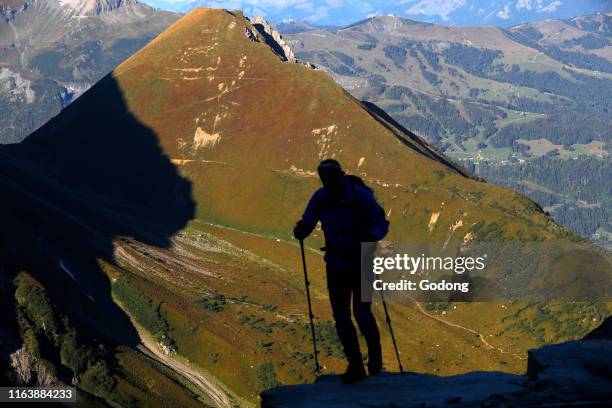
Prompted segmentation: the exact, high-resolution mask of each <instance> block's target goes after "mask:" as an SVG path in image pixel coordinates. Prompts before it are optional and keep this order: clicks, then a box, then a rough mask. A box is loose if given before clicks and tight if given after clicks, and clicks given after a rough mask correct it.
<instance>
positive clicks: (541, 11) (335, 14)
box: [146, 0, 612, 26]
mask: <svg viewBox="0 0 612 408" xmlns="http://www.w3.org/2000/svg"><path fill="white" fill-rule="evenodd" d="M146 2H147V3H148V4H150V5H152V6H154V7H159V8H163V9H167V10H174V11H183V12H184V11H189V10H192V9H193V8H195V7H222V8H225V9H228V10H233V9H240V10H243V11H244V12H245V13H246V15H248V16H256V15H261V16H264V17H266V18H267V19H268V20H272V21H276V22H281V21H288V20H305V21H308V22H309V23H315V24H318V25H329V26H344V25H347V24H350V23H352V22H354V21H358V20H361V19H365V18H368V17H372V16H382V15H388V14H393V15H397V16H399V17H404V18H414V19H416V20H419V21H427V22H433V23H443V24H452V25H469V26H475V25H499V26H509V25H513V24H518V23H523V22H528V21H533V20H544V19H549V18H552V19H565V18H571V17H575V16H578V15H585V14H593V13H597V12H609V11H612V4H611V3H610V1H608V0H586V1H571V0H492V1H490V0H388V1H381V0H362V1H358V2H357V1H353V0H337V1H333V2H332V1H325V0H305V1H304V0H299V1H298V0H290V1H281V0H258V1H255V0H229V1H219V0H146Z"/></svg>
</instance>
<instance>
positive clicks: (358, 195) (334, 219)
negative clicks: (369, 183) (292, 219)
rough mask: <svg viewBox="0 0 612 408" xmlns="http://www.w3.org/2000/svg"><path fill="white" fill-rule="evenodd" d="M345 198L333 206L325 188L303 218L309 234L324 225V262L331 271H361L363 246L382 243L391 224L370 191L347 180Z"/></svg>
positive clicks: (317, 195) (307, 208) (320, 191)
mask: <svg viewBox="0 0 612 408" xmlns="http://www.w3.org/2000/svg"><path fill="white" fill-rule="evenodd" d="M344 191H345V194H344V198H343V199H342V200H341V201H340V202H339V203H338V204H335V205H334V204H333V203H332V202H330V200H329V198H328V196H327V193H326V192H325V189H324V188H320V189H318V190H317V191H316V192H315V193H314V194H313V196H312V198H311V199H310V201H309V202H308V206H307V207H306V211H304V215H302V221H301V222H302V223H303V225H304V228H305V229H306V230H307V231H308V232H309V233H310V232H312V230H313V229H314V228H315V226H316V225H317V222H318V221H321V227H322V229H323V234H324V235H325V247H326V253H325V262H326V263H327V266H328V268H332V269H336V270H347V269H355V268H357V269H358V268H360V265H361V264H360V259H361V257H360V253H361V242H374V241H380V240H381V239H383V238H384V237H385V235H387V232H388V230H389V222H388V221H387V220H386V219H385V211H384V210H383V209H382V207H381V206H380V205H379V204H378V203H377V202H376V199H375V198H374V196H373V195H372V193H371V192H370V191H368V190H367V189H366V188H363V187H362V186H360V185H358V184H356V183H354V182H352V181H350V180H349V179H348V178H347V177H345V178H344Z"/></svg>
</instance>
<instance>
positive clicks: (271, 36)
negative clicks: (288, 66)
mask: <svg viewBox="0 0 612 408" xmlns="http://www.w3.org/2000/svg"><path fill="white" fill-rule="evenodd" d="M251 23H252V24H253V26H254V27H255V28H256V29H257V31H259V33H260V34H261V35H262V36H263V37H264V39H265V42H266V43H267V44H268V45H269V46H270V47H272V49H273V50H274V52H276V53H277V54H278V55H279V56H280V57H281V58H282V59H283V60H284V61H289V62H295V55H293V50H292V49H291V48H290V47H289V45H287V43H286V42H285V40H284V39H283V36H282V35H280V33H279V32H278V31H276V30H275V29H273V28H272V26H271V25H270V24H269V23H268V22H267V21H266V20H265V19H264V18H263V17H259V16H257V17H255V18H253V20H252V21H251Z"/></svg>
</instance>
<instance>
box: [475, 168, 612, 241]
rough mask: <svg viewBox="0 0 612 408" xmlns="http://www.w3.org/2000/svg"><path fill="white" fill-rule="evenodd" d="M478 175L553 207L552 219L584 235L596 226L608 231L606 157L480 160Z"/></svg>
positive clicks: (611, 194) (611, 211)
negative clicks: (515, 161)
mask: <svg viewBox="0 0 612 408" xmlns="http://www.w3.org/2000/svg"><path fill="white" fill-rule="evenodd" d="M479 174H480V175H481V176H483V177H484V178H485V179H487V180H489V181H492V182H496V183H500V184H504V185H506V186H508V187H511V188H514V189H516V190H519V191H521V192H523V193H524V194H527V195H528V196H530V197H531V198H533V199H534V200H535V201H537V202H538V203H540V204H541V205H543V206H546V207H553V206H554V207H555V209H554V211H553V212H552V215H553V217H554V218H555V220H557V222H559V223H560V224H562V225H564V226H565V227H567V228H569V229H571V230H573V231H575V232H576V233H578V234H580V235H582V236H583V237H585V238H590V237H591V236H592V235H593V234H594V233H595V232H596V231H597V230H598V229H599V228H603V229H605V230H607V231H612V186H611V185H610V180H611V179H612V162H610V160H602V159H597V158H594V157H588V156H584V157H579V158H577V159H572V160H567V159H562V158H559V157H541V158H537V159H533V160H529V161H527V162H525V163H522V164H507V165H500V164H487V163H482V164H481V165H480V168H479ZM534 186H539V187H534Z"/></svg>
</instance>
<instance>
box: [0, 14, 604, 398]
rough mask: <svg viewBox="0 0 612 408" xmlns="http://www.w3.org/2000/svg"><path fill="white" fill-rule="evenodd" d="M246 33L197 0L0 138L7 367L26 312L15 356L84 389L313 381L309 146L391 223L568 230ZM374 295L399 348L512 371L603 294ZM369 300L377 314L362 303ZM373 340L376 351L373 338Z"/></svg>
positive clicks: (323, 300)
mask: <svg viewBox="0 0 612 408" xmlns="http://www.w3.org/2000/svg"><path fill="white" fill-rule="evenodd" d="M256 38H261V36H260V35H259V34H257V30H256V28H255V27H253V26H252V25H251V24H250V22H249V21H248V20H246V19H245V18H244V17H243V16H242V15H241V14H240V13H230V12H227V11H225V10H206V9H197V10H195V11H193V12H192V13H190V14H189V15H187V16H185V17H183V18H182V19H180V20H179V21H177V22H176V23H175V24H173V25H172V26H170V27H169V28H168V29H167V30H166V31H164V32H163V33H162V34H161V35H159V36H158V37H157V38H155V39H154V40H153V41H151V42H150V43H149V44H147V45H146V46H145V47H144V48H143V49H141V50H140V51H139V52H138V53H136V54H135V55H133V56H132V57H130V58H129V59H128V60H126V61H125V62H124V63H122V64H121V65H120V66H118V67H117V68H116V69H115V70H114V71H113V72H112V74H109V75H108V76H106V77H105V78H104V79H103V80H101V81H100V82H99V83H97V84H96V85H95V86H93V87H92V88H91V89H90V90H89V91H87V92H86V93H85V94H84V95H83V96H82V97H80V98H79V99H77V100H76V101H75V102H74V103H72V104H70V105H69V106H68V107H67V108H66V109H65V110H63V111H62V113H61V114H60V115H58V116H57V117H55V118H54V119H52V120H51V121H50V122H48V123H47V124H46V125H45V126H43V127H42V128H41V129H39V130H38V131H36V132H35V133H33V134H32V135H31V136H30V137H29V138H27V139H26V140H25V141H24V142H22V143H20V144H17V145H11V146H2V147H0V156H1V157H2V160H1V161H0V192H1V194H2V198H3V199H2V200H0V210H1V211H0V214H3V217H5V218H6V220H7V222H6V227H5V228H4V229H3V230H2V232H1V235H0V249H1V250H2V259H3V260H4V261H3V264H2V265H0V267H1V268H2V269H1V272H2V274H1V276H2V278H3V281H2V282H3V285H2V286H1V288H2V291H3V293H4V294H6V296H2V297H1V298H2V299H5V300H3V302H6V303H7V304H6V305H5V306H6V307H7V308H12V309H14V310H17V311H18V312H17V315H16V317H15V319H9V322H7V323H6V325H5V326H4V327H3V330H4V331H5V332H6V333H7V336H5V337H6V338H7V339H11V341H10V342H9V341H7V342H6V343H3V345H2V368H3V371H4V372H8V376H9V377H10V378H11V379H12V381H15V382H16V381H18V380H19V378H18V377H19V376H18V375H17V374H16V373H15V370H14V369H9V368H8V367H9V366H10V365H11V358H12V357H11V356H15V355H16V354H15V353H16V352H17V350H19V349H20V348H21V347H22V343H23V341H22V340H21V339H22V337H23V335H24V332H25V331H26V329H27V330H29V332H28V333H30V334H28V335H27V336H28V338H30V339H32V341H29V342H26V347H25V348H24V351H23V352H22V354H23V355H27V356H30V357H31V358H30V359H29V360H27V359H26V360H27V361H24V365H25V366H26V367H27V370H25V371H28V372H35V373H38V372H40V371H41V369H40V367H39V366H38V365H37V363H41V364H43V363H44V365H45V367H47V366H48V367H49V370H50V371H51V374H52V375H51V376H50V377H49V378H48V381H51V382H54V381H55V382H65V383H74V384H80V385H79V387H80V389H81V390H82V391H81V395H82V398H94V397H93V396H96V398H101V399H103V400H106V401H111V402H114V403H119V404H123V405H130V404H134V405H135V404H137V403H138V402H140V403H142V404H143V405H150V406H159V405H160V404H161V403H160V400H155V398H161V397H157V396H158V395H161V393H163V392H164V390H166V389H170V390H171V393H170V394H166V396H165V398H167V399H171V400H174V401H175V403H178V401H187V400H189V401H190V402H195V401H198V400H199V401H203V402H205V403H208V404H213V405H221V406H230V405H233V404H239V405H244V406H250V405H254V404H255V403H256V402H257V398H258V393H259V391H261V390H262V389H266V388H270V387H272V386H275V385H277V384H278V383H297V382H304V381H309V380H312V378H313V375H314V374H313V370H312V359H313V356H312V353H311V349H310V345H309V342H308V338H309V337H308V336H309V331H308V326H307V321H308V318H307V315H306V312H305V310H306V309H305V305H304V293H303V286H302V285H303V280H302V279H303V277H302V275H301V271H300V267H301V264H300V260H299V257H298V255H299V252H298V249H297V246H296V245H295V242H294V241H293V240H292V239H291V237H290V231H291V228H292V225H293V222H294V221H295V220H296V219H297V218H298V217H299V215H300V213H301V211H302V208H303V206H304V205H305V203H306V200H307V199H308V198H309V196H310V194H311V193H312V192H313V190H314V189H315V188H317V187H318V180H317V178H316V176H315V173H314V171H315V169H316V165H317V164H318V162H319V160H320V159H321V158H323V157H335V158H337V159H339V160H340V161H341V162H342V163H343V164H344V165H345V167H346V169H347V170H348V171H349V172H352V173H355V174H359V175H361V176H363V177H364V179H365V180H366V181H367V182H368V183H369V184H370V185H372V186H373V187H374V189H375V190H376V194H377V196H378V197H379V199H380V201H381V202H383V204H384V206H385V208H386V209H387V211H388V217H389V219H390V220H391V225H392V227H391V233H390V239H393V240H403V241H410V240H416V241H423V240H426V241H431V242H444V241H446V240H450V241H462V240H463V239H464V237H465V236H466V235H468V234H469V235H468V236H471V234H473V235H474V236H475V237H476V239H480V240H487V239H488V240H499V239H507V240H511V239H518V240H555V239H561V238H570V239H573V238H575V237H574V236H573V235H572V234H570V233H568V232H567V231H566V230H564V229H563V228H561V227H559V226H558V225H557V224H555V223H554V222H553V221H552V220H551V219H550V218H549V217H548V216H547V215H546V214H545V213H543V212H542V210H541V209H540V208H539V207H538V205H537V204H535V203H534V202H532V201H530V200H528V199H526V198H525V197H524V196H522V195H520V194H518V193H516V192H513V191H511V190H508V189H505V188H503V187H500V186H496V185H492V184H487V183H483V182H481V181H478V180H476V179H474V178H471V177H468V176H466V175H465V174H463V173H462V170H461V169H458V168H455V167H453V166H452V165H451V164H450V163H449V162H448V161H447V160H446V159H445V158H444V156H442V155H440V154H439V153H437V152H436V151H435V150H433V149H432V148H430V147H429V146H428V145H427V144H426V143H425V142H424V141H423V140H421V139H419V138H418V137H417V136H416V135H414V134H412V133H409V132H404V131H403V130H402V129H401V126H400V125H399V124H397V123H394V122H393V121H392V120H391V119H390V118H388V117H386V116H385V115H384V114H382V113H380V112H378V111H376V110H375V107H372V106H369V105H367V104H363V103H361V102H359V101H358V100H356V99H354V98H353V97H352V96H350V95H349V94H348V93H347V92H345V91H344V90H343V89H342V88H341V87H339V86H338V85H337V84H336V83H335V82H334V81H333V80H332V79H331V78H330V77H329V76H327V75H326V74H325V73H324V72H321V71H317V70H312V69H310V68H308V67H306V66H303V65H301V64H295V63H288V62H282V61H281V60H280V58H279V57H278V56H277V55H276V54H274V53H273V52H272V51H271V48H270V47H269V45H267V44H266V43H265V42H262V41H261V40H260V41H254V39H256ZM308 241H309V242H308V244H309V245H310V248H311V249H310V250H309V251H308V261H309V265H310V267H311V273H312V281H313V287H312V290H313V298H314V299H313V302H314V312H315V315H316V316H317V335H318V337H319V341H320V345H321V350H322V355H321V360H322V361H323V364H324V366H325V367H324V372H338V371H340V370H341V369H342V368H343V359H342V355H341V351H340V349H339V345H338V342H337V340H336V337H335V333H334V329H333V324H332V322H331V312H330V310H329V305H328V300H327V297H326V296H327V293H326V289H325V283H324V270H323V265H322V260H321V257H320V253H319V252H318V251H317V250H316V249H315V248H318V247H319V246H320V243H321V234H320V231H317V232H316V233H315V237H314V238H312V239H311V238H309V240H308ZM23 274H27V275H28V276H31V279H33V280H34V281H36V282H39V284H40V285H39V286H40V287H42V288H43V289H44V290H45V291H46V293H47V295H45V297H44V299H47V300H45V302H44V303H45V305H46V306H44V310H50V312H44V313H55V314H56V315H57V316H58V317H56V318H55V319H56V320H58V321H61V322H62V324H61V325H57V328H54V329H53V331H52V332H50V329H48V327H49V326H48V323H47V321H46V320H45V319H40V318H39V316H40V315H41V313H43V312H41V311H36V310H34V311H30V312H29V313H30V317H29V318H28V319H22V318H21V317H20V316H21V314H20V313H21V312H19V310H21V309H20V308H21V307H23V305H24V304H26V303H24V302H22V301H21V300H20V299H22V296H21V295H20V293H21V292H20V289H19V288H20V287H21V285H23V282H24V279H25V278H22V276H24V275H23ZM34 285H38V284H34ZM15 287H17V293H16V292H15V291H16V289H15ZM34 295H35V296H34V298H35V299H43V295H41V294H36V293H34ZM13 299H15V300H13ZM390 308H391V313H393V315H394V324H395V331H396V333H397V336H398V341H399V346H400V349H401V350H402V351H403V352H404V354H403V355H402V358H403V359H404V360H405V366H406V367H408V368H409V369H410V370H414V371H422V372H437V373H441V374H450V373H459V372H464V371H469V370H476V369H480V370H483V369H484V370H488V369H491V370H493V369H496V370H498V369H503V370H508V371H513V372H519V371H521V370H522V369H523V368H524V365H525V361H526V360H525V358H526V354H525V352H526V350H527V349H528V348H529V347H532V346H534V345H536V344H539V343H547V342H554V341H558V340H563V339H567V338H574V337H578V336H581V335H583V334H584V333H586V332H588V331H589V329H591V328H592V327H593V326H595V325H597V324H598V322H599V320H600V319H601V318H602V317H603V316H605V315H607V314H608V313H609V312H608V308H607V306H606V305H605V304H596V305H592V304H558V305H537V304H529V305H525V304H518V303H510V302H499V303H487V304H455V305H427V304H417V303H408V304H399V303H396V304H393V305H391V306H390ZM375 313H376V315H377V316H378V318H379V321H380V322H383V319H382V314H381V308H380V306H379V305H376V306H375ZM11 316H12V315H11ZM72 331H74V332H75V333H76V334H75V335H73V336H72V337H71V336H68V334H66V333H71V332H72ZM56 332H57V333H56ZM58 333H59V334H58ZM73 337H74V338H76V340H75V341H72V342H71V343H70V342H68V340H69V339H71V338H73ZM67 345H71V348H69V349H67V350H66V351H64V348H66V347H67ZM92 350H100V352H93V351H92ZM384 355H385V361H386V362H387V366H388V367H389V368H390V369H394V367H395V366H394V364H393V363H392V361H393V358H392V356H393V354H392V348H391V344H390V342H389V341H386V340H385V341H384ZM13 360H14V358H13ZM25 363H27V364H25ZM21 380H22V381H23V380H24V378H23V376H22V378H21ZM29 381H30V382H36V381H37V380H36V379H35V378H30V380H29ZM26 382H27V381H26ZM167 384H172V388H167V387H168V386H167ZM181 404H182V403H181ZM185 404H187V403H185Z"/></svg>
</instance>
